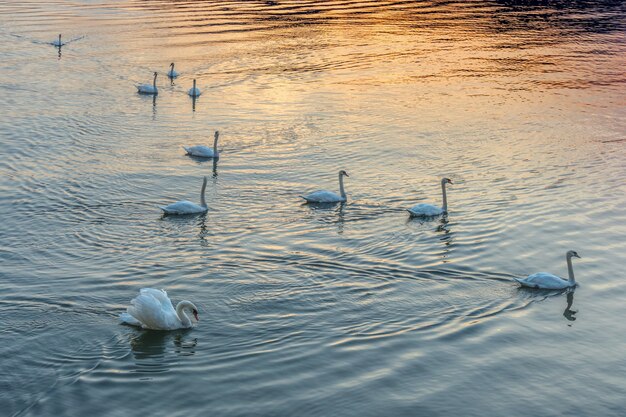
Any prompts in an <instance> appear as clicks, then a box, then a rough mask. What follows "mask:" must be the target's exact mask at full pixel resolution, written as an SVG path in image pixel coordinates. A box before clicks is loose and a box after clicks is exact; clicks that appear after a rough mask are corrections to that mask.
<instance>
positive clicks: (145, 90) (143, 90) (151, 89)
mask: <svg viewBox="0 0 626 417" xmlns="http://www.w3.org/2000/svg"><path fill="white" fill-rule="evenodd" d="M156 79H157V73H156V72H155V73H154V79H153V80H152V85H150V84H141V85H138V86H137V92H138V93H139V94H154V95H157V94H159V90H158V89H157V86H156Z"/></svg>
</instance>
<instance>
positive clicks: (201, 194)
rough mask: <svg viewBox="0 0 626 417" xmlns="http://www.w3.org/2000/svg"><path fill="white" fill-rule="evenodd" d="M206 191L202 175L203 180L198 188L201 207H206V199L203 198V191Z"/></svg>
mask: <svg viewBox="0 0 626 417" xmlns="http://www.w3.org/2000/svg"><path fill="white" fill-rule="evenodd" d="M205 191H206V177H204V181H203V182H202V189H201V190H200V205H201V206H202V207H206V206H207V205H206V200H205V199H204V192H205Z"/></svg>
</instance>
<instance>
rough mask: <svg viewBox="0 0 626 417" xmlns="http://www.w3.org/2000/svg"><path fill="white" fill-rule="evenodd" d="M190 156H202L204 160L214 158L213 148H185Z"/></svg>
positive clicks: (199, 146)
mask: <svg viewBox="0 0 626 417" xmlns="http://www.w3.org/2000/svg"><path fill="white" fill-rule="evenodd" d="M183 148H185V150H186V151H187V153H188V154H189V155H193V156H201V157H204V158H213V156H214V155H213V148H209V147H208V146H204V145H196V146H189V147H186V146H183Z"/></svg>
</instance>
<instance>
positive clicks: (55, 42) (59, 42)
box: [52, 33, 65, 47]
mask: <svg viewBox="0 0 626 417" xmlns="http://www.w3.org/2000/svg"><path fill="white" fill-rule="evenodd" d="M52 45H53V46H56V47H60V46H63V45H65V44H64V43H63V42H61V34H60V33H59V39H57V40H54V41H52Z"/></svg>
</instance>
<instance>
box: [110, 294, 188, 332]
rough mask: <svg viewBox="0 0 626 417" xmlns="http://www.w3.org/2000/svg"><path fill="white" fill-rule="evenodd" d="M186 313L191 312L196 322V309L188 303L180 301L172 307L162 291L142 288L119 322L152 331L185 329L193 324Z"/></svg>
mask: <svg viewBox="0 0 626 417" xmlns="http://www.w3.org/2000/svg"><path fill="white" fill-rule="evenodd" d="M187 312H191V313H192V314H193V316H194V318H195V319H196V321H198V320H199V319H198V309H197V308H196V306H195V305H194V304H193V303H192V302H190V301H186V300H184V301H181V302H179V303H178V304H177V305H176V309H174V306H173V305H172V301H171V300H170V299H169V297H168V296H167V293H166V292H165V291H164V290H155V289H153V288H142V289H141V290H139V295H138V296H137V297H135V298H133V299H132V300H131V302H130V306H129V307H128V308H127V309H126V312H125V313H122V314H121V315H120V321H121V322H122V323H125V324H130V325H131V326H138V327H142V328H144V329H152V330H176V329H187V328H189V327H192V326H193V323H192V321H191V319H190V318H189V316H187Z"/></svg>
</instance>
